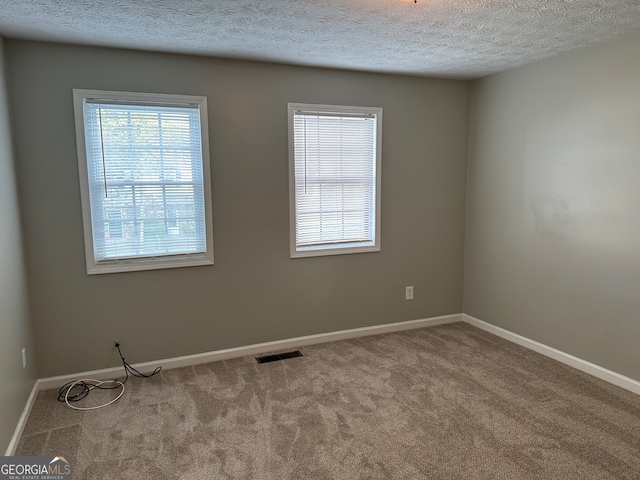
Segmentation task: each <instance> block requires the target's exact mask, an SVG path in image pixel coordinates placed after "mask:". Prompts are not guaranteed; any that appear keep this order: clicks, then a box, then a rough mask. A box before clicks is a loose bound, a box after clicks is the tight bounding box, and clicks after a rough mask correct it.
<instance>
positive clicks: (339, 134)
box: [289, 103, 382, 258]
mask: <svg viewBox="0 0 640 480" xmlns="http://www.w3.org/2000/svg"><path fill="white" fill-rule="evenodd" d="M381 132H382V109H381V108H366V107H342V106H331V105H305V104H297V103H290V104H289V195H290V216H291V220H290V222H291V223H290V225H291V232H290V235H291V257H292V258H294V257H309V256H318V255H337V254H343V253H362V252H373V251H379V250H380V218H379V212H380V156H381V155H380V152H381V146H380V138H381Z"/></svg>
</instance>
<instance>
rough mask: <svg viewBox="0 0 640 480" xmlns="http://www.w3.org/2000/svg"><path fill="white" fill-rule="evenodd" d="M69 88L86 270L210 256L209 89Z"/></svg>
mask: <svg viewBox="0 0 640 480" xmlns="http://www.w3.org/2000/svg"><path fill="white" fill-rule="evenodd" d="M73 97H74V107H75V117H76V139H77V144H78V166H79V171H80V190H81V195H82V219H83V224H84V241H85V255H86V260H87V273H88V274H96V273H113V272H124V271H133V270H151V269H158V268H174V267H186V266H193V265H210V264H212V263H213V230H212V223H211V188H210V174H209V152H208V136H207V103H206V98H205V97H191V96H183V95H156V94H144V93H126V92H103V91H95V90H74V91H73Z"/></svg>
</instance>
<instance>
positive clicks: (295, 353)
mask: <svg viewBox="0 0 640 480" xmlns="http://www.w3.org/2000/svg"><path fill="white" fill-rule="evenodd" d="M295 357H302V353H300V350H295V351H293V352H284V353H276V354H275V355H264V356H263V357H256V360H257V361H258V363H268V362H277V361H278V360H286V359H287V358H295Z"/></svg>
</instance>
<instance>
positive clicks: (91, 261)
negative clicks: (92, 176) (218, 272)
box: [73, 89, 213, 275]
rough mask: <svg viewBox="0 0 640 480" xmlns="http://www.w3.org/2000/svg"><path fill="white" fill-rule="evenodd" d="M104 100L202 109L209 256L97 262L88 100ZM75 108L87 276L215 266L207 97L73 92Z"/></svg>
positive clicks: (201, 254)
mask: <svg viewBox="0 0 640 480" xmlns="http://www.w3.org/2000/svg"><path fill="white" fill-rule="evenodd" d="M85 99H100V100H108V101H118V102H124V103H131V104H134V105H136V104H144V103H151V104H156V105H165V106H184V105H187V104H190V105H198V107H199V111H200V138H201V143H202V146H201V147H202V177H203V178H202V183H203V185H202V188H203V193H204V220H205V236H206V238H205V246H206V252H204V253H193V254H176V255H160V256H148V257H139V258H122V259H114V260H105V261H100V262H96V259H95V256H94V244H93V222H92V217H91V203H90V192H89V170H88V163H87V151H86V136H85V126H84V100H85ZM73 106H74V114H75V127H76V147H77V153H78V173H79V180H80V197H81V207H82V226H83V231H84V249H85V260H86V267H87V275H95V274H103V273H119V272H134V271H144V270H158V269H167V268H182V267H192V266H200V265H213V219H212V201H211V198H212V195H211V165H210V157H209V127H208V114H207V97H204V96H194V95H174V94H157V93H139V92H116V91H105V90H86V89H73Z"/></svg>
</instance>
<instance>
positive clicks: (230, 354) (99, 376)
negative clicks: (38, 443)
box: [5, 313, 640, 456]
mask: <svg viewBox="0 0 640 480" xmlns="http://www.w3.org/2000/svg"><path fill="white" fill-rule="evenodd" d="M456 322H465V323H468V324H470V325H473V326H475V327H477V328H480V329H482V330H485V331H487V332H489V333H492V334H494V335H497V336H499V337H501V338H504V339H505V340H509V341H511V342H513V343H516V344H518V345H521V346H523V347H526V348H529V349H531V350H534V351H536V352H538V353H541V354H542V355H545V356H547V357H550V358H553V359H554V360H557V361H559V362H561V363H564V364H567V365H569V366H571V367H574V368H576V369H578V370H580V371H582V372H585V373H588V374H590V375H593V376H594V377H597V378H599V379H601V380H604V381H606V382H609V383H612V384H614V385H617V386H618V387H621V388H624V389H626V390H629V391H631V392H633V393H636V394H640V382H638V381H637V380H634V379H631V378H628V377H625V376H624V375H620V374H619V373H616V372H613V371H611V370H607V369H606V368H603V367H601V366H599V365H596V364H593V363H590V362H587V361H586V360H582V359H580V358H578V357H574V356H573V355H569V354H568V353H564V352H562V351H560V350H557V349H555V348H552V347H549V346H547V345H544V344H542V343H539V342H536V341H534V340H530V339H528V338H526V337H523V336H521V335H518V334H517V333H513V332H510V331H509V330H505V329H504V328H500V327H497V326H495V325H492V324H490V323H487V322H485V321H482V320H480V319H477V318H475V317H472V316H470V315H467V314H464V313H456V314H452V315H443V316H440V317H432V318H423V319H418V320H409V321H406V322H398V323H388V324H384V325H374V326H370V327H362V328H352V329H349V330H340V331H336V332H328V333H319V334H316V335H307V336H303V337H296V338H289V339H284V340H276V341H273V342H266V343H259V344H255V345H246V346H242V347H234V348H227V349H224V350H216V351H213V352H205V353H198V354H195V355H185V356H182V357H174V358H168V359H164V360H154V361H152V362H143V363H137V364H133V365H132V366H133V367H134V368H136V369H137V370H140V371H142V372H151V371H153V370H154V369H155V368H156V367H158V366H160V365H162V367H163V368H164V369H172V368H181V367H188V366H192V365H200V364H203V363H210V362H217V361H221V360H230V359H233V358H239V357H244V356H249V355H262V354H265V353H270V352H275V351H278V350H286V349H295V348H301V347H304V346H307V345H315V344H319V343H328V342H336V341H339V340H347V339H350V338H358V337H365V336H369V335H379V334H382V333H391V332H400V331H405V330H412V329H416V328H423V327H433V326H436V325H444V324H448V323H456ZM121 374H122V367H121V366H119V367H112V368H103V369H100V370H91V371H86V372H80V373H74V374H71V375H60V376H56V377H49V378H41V379H38V380H36V382H35V384H34V385H33V388H32V390H31V394H30V395H29V398H28V400H27V404H26V405H25V408H24V411H23V412H22V415H21V416H20V420H19V421H18V425H17V427H16V430H15V432H14V435H13V437H12V439H11V442H10V443H9V447H8V449H7V452H6V454H5V455H7V456H10V455H13V454H14V453H15V451H16V448H17V446H18V442H19V441H20V437H21V436H22V432H23V431H24V427H25V425H26V423H27V420H28V418H29V413H30V412H31V409H32V407H33V404H34V403H35V400H36V397H37V395H38V392H39V391H40V390H49V389H52V388H60V387H61V386H62V385H64V384H66V383H67V382H70V381H74V380H78V379H95V380H107V379H112V378H114V377H117V376H120V375H121Z"/></svg>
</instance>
